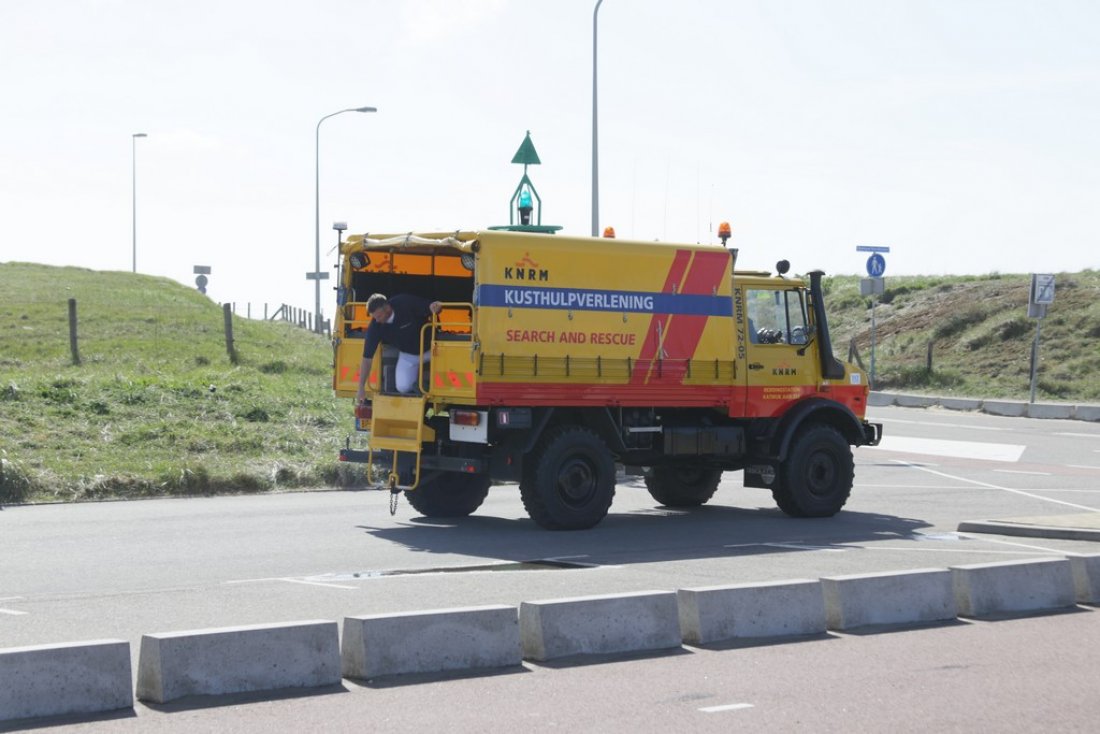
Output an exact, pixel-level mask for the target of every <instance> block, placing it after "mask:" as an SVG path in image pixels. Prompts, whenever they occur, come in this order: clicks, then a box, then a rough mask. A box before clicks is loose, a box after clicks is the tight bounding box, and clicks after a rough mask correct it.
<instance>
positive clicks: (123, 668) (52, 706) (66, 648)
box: [0, 640, 134, 721]
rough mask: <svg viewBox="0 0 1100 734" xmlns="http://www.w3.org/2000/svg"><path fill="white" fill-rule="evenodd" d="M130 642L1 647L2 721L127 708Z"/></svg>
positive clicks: (131, 696) (130, 698) (130, 685)
mask: <svg viewBox="0 0 1100 734" xmlns="http://www.w3.org/2000/svg"><path fill="white" fill-rule="evenodd" d="M132 680H133V679H132V677H131V668H130V643H129V642H126V641H124V640H90V641H88V642H70V643H66V644H60V645H35V646H32V647H9V648H0V721H11V720H13V719H30V718H37V717H41V716H62V715H65V714H95V713H103V712H105V711H117V710H118V709H126V708H131V707H132V706H133V705H134V689H133V682H132Z"/></svg>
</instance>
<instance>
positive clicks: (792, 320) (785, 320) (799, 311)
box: [745, 290, 809, 345]
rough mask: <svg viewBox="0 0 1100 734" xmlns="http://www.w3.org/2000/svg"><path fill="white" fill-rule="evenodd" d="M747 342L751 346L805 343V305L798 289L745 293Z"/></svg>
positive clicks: (807, 326) (807, 328)
mask: <svg viewBox="0 0 1100 734" xmlns="http://www.w3.org/2000/svg"><path fill="white" fill-rule="evenodd" d="M745 295H746V299H745V300H746V301H747V303H748V313H749V324H748V329H749V340H750V341H751V342H752V343H753V344H795V345H801V344H806V343H807V342H808V341H809V325H808V323H807V319H806V304H805V301H804V300H803V298H802V292H801V291H798V290H748V291H746V293H745Z"/></svg>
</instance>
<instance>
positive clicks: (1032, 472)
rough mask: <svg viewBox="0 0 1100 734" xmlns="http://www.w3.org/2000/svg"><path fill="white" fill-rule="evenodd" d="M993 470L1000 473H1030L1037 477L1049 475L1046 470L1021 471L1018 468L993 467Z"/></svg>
mask: <svg viewBox="0 0 1100 734" xmlns="http://www.w3.org/2000/svg"><path fill="white" fill-rule="evenodd" d="M993 471H997V472H1000V473H1001V474H1032V475H1034V476H1037V477H1049V476H1051V474H1050V472H1048V471H1022V470H1020V469H994V470H993Z"/></svg>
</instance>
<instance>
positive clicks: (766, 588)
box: [676, 579, 825, 645]
mask: <svg viewBox="0 0 1100 734" xmlns="http://www.w3.org/2000/svg"><path fill="white" fill-rule="evenodd" d="M676 599H677V602H678V606H679V612H680V633H681V635H682V637H683V641H684V642H686V643H688V644H689V645H706V644H709V643H714V642H722V641H725V640H733V639H737V638H747V637H787V636H796V635H815V634H823V633H824V632H825V601H824V598H823V597H822V595H821V583H820V582H819V581H817V580H809V579H792V580H790V581H771V582H764V583H757V584H734V585H731V586H705V587H699V588H694V589H680V590H678V591H677V592H676Z"/></svg>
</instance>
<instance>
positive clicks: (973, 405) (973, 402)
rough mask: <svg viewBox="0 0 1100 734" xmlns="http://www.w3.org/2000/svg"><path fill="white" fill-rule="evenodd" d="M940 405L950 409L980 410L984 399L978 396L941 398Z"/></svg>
mask: <svg viewBox="0 0 1100 734" xmlns="http://www.w3.org/2000/svg"><path fill="white" fill-rule="evenodd" d="M940 405H941V406H942V407H944V408H947V409H948V410H979V409H980V408H981V407H982V401H981V400H978V399H977V398H940Z"/></svg>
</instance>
